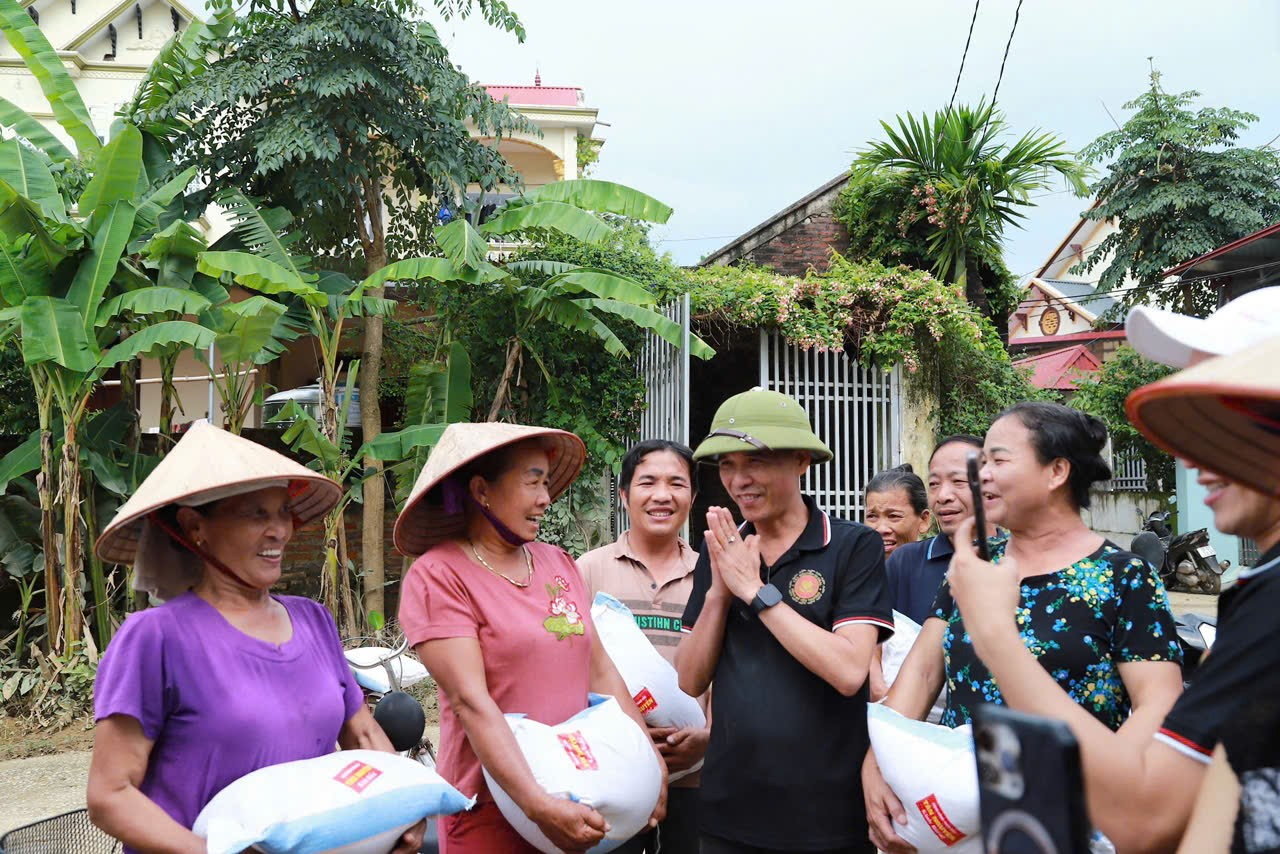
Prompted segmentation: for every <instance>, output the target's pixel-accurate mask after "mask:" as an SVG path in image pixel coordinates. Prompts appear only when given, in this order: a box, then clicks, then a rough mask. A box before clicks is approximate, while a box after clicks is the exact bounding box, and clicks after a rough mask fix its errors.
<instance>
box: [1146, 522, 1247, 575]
mask: <svg viewBox="0 0 1280 854" xmlns="http://www.w3.org/2000/svg"><path fill="white" fill-rule="evenodd" d="M1169 516H1170V514H1169V511H1168V510H1156V511H1155V512H1153V513H1151V514H1150V515H1149V516H1148V517H1147V518H1146V521H1145V522H1144V523H1143V526H1142V528H1143V532H1145V533H1150V534H1152V535H1154V536H1155V537H1156V538H1157V539H1159V541H1160V544H1161V546H1162V547H1163V555H1162V557H1161V560H1160V562H1159V563H1156V562H1154V561H1153V562H1152V565H1153V566H1154V567H1155V568H1156V569H1157V570H1159V572H1160V578H1161V580H1162V581H1164V586H1165V587H1166V588H1167V589H1169V590H1183V591H1186V592H1188V593H1215V594H1216V593H1221V592H1222V574H1223V573H1224V572H1225V571H1226V570H1227V568H1228V567H1230V566H1231V562H1230V561H1225V560H1224V561H1219V560H1218V553H1217V552H1216V551H1215V550H1214V548H1213V545H1212V544H1211V543H1210V542H1209V531H1208V529H1207V528H1200V529H1199V530H1196V531H1188V532H1186V533H1183V534H1178V535H1177V536H1174V535H1173V532H1172V531H1171V530H1170V529H1169ZM1139 536H1141V534H1139Z"/></svg>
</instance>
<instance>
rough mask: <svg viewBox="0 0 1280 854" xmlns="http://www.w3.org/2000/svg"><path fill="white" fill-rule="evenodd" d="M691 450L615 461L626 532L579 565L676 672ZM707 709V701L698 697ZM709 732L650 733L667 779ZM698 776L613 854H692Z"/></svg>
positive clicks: (687, 580) (675, 446) (689, 565)
mask: <svg viewBox="0 0 1280 854" xmlns="http://www.w3.org/2000/svg"><path fill="white" fill-rule="evenodd" d="M693 474H694V463H693V451H691V450H690V449H689V448H688V447H686V446H684V445H681V444H679V443H677V442H668V441H666V440H663V439H651V440H648V441H645V442H641V443H639V444H638V445H636V446H635V447H633V448H632V449H631V450H629V451H628V452H627V455H626V456H625V457H623V459H622V471H621V473H620V475H619V491H620V492H621V494H622V502H623V506H625V507H626V509H627V514H628V516H629V518H630V520H631V529H630V530H628V531H626V532H625V533H623V535H622V536H621V537H619V538H618V540H617V542H614V543H610V544H609V545H607V546H602V547H600V548H598V549H595V550H594V551H590V552H587V553H586V554H584V555H583V556H582V557H580V558H578V567H579V568H580V569H581V570H582V575H583V578H584V579H586V582H587V586H588V587H589V588H590V589H591V595H592V596H595V594H596V593H599V592H602V591H603V592H605V593H608V594H609V595H610V596H613V597H614V598H615V599H618V600H619V601H621V602H622V604H624V605H626V606H627V607H628V608H630V609H631V613H632V614H634V615H635V618H636V624H637V625H639V627H640V630H641V631H643V632H644V634H645V637H647V638H648V639H649V641H650V642H651V643H652V644H653V645H654V647H655V648H656V649H657V650H658V652H659V653H661V654H662V657H663V658H665V659H666V660H667V661H668V662H670V663H671V665H672V666H673V667H674V666H675V658H676V647H677V646H678V645H679V644H680V637H681V632H680V616H681V615H682V614H683V613H684V610H685V604H686V603H687V602H688V600H689V594H690V592H691V591H692V590H693V567H694V565H695V564H696V563H697V562H698V553H697V552H696V551H694V550H693V549H692V548H690V547H689V544H688V543H686V542H685V541H684V540H683V539H682V538H681V537H680V531H681V530H682V529H683V528H684V523H685V521H686V520H687V519H688V518H689V510H690V509H691V508H692V506H693V495H694V484H693V480H694V478H693ZM701 699H702V702H703V708H704V709H705V708H706V698H705V697H703V698H701ZM710 732H711V730H710V728H709V727H708V728H705V729H692V728H690V729H682V730H675V729H657V728H651V729H650V730H649V733H650V735H652V736H653V740H654V741H655V742H656V743H657V745H658V749H659V751H660V752H661V753H662V754H663V756H664V757H665V758H666V760H667V770H668V771H669V772H670V773H672V774H674V773H676V772H678V771H682V770H684V769H686V768H690V767H692V766H693V765H696V764H697V763H698V762H700V761H701V760H702V757H703V754H705V753H706V751H707V740H708V738H709V737H710ZM697 800H698V774H697V773H696V772H695V773H693V774H690V775H689V776H687V777H684V778H682V779H680V780H677V781H676V782H674V783H672V784H671V787H670V789H669V791H668V795H667V817H666V819H665V820H664V821H663V822H662V824H661V825H660V826H659V828H658V835H657V837H656V838H655V836H654V834H653V832H647V833H642V834H640V835H639V836H637V837H636V838H634V839H632V840H631V841H630V842H627V843H626V844H625V845H623V846H621V847H620V848H617V849H615V851H617V852H624V854H639V852H642V851H648V852H650V854H652V852H654V851H656V850H657V840H658V839H660V840H661V845H662V851H663V854H686V852H696V851H697V850H698V823H697Z"/></svg>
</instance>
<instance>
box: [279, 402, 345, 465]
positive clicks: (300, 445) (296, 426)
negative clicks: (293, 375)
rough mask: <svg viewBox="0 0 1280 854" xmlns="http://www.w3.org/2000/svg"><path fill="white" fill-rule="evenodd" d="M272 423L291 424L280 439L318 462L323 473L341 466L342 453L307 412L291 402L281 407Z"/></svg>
mask: <svg viewBox="0 0 1280 854" xmlns="http://www.w3.org/2000/svg"><path fill="white" fill-rule="evenodd" d="M271 421H272V422H292V423H290V424H289V427H288V428H287V429H286V430H285V431H284V434H283V435H282V436H281V437H280V438H281V439H283V440H284V442H285V443H286V444H287V445H288V446H289V447H290V448H293V449H294V450H295V451H304V452H306V453H307V454H309V455H310V456H312V457H314V458H315V459H316V460H318V461H319V463H320V465H321V467H322V469H323V470H325V471H333V470H335V469H337V468H339V467H340V466H341V465H342V452H341V451H340V450H339V449H338V446H337V445H335V444H334V443H333V442H331V441H329V439H328V438H326V437H325V435H324V431H323V430H321V429H320V425H319V424H317V423H316V420H315V419H314V418H312V417H311V413H310V412H307V411H306V410H305V409H303V408H302V407H301V406H299V405H298V402H297V401H296V400H291V401H289V402H288V403H286V404H285V405H284V406H283V407H281V409H280V412H279V413H277V414H276V415H275V417H273V418H272V419H271Z"/></svg>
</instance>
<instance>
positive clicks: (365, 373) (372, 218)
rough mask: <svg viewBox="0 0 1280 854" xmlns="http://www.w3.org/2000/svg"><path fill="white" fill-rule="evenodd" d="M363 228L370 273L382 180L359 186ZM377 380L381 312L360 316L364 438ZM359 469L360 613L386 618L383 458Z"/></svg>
mask: <svg viewBox="0 0 1280 854" xmlns="http://www.w3.org/2000/svg"><path fill="white" fill-rule="evenodd" d="M363 207H364V210H365V228H364V229H362V231H361V239H362V242H363V243H364V253H365V274H366V275H371V274H373V273H375V272H377V271H378V270H381V269H382V268H383V267H385V266H386V264H387V245H386V224H385V223H384V221H383V211H384V208H383V201H382V187H381V182H378V183H374V182H369V183H368V184H366V186H365V188H364V205H363ZM385 293H386V288H385V287H383V286H382V285H379V286H378V287H376V288H371V289H370V290H369V291H367V295H368V296H371V297H376V298H378V299H381V298H382V297H383V295H384V294H385ZM381 381H382V316H381V315H376V316H375V315H370V316H366V317H365V319H364V349H363V351H362V352H361V355H360V427H361V429H362V430H363V432H364V441H366V442H369V441H372V440H373V439H376V438H377V437H378V435H379V434H380V433H381V432H382V408H381V389H380V388H379V384H380V383H381ZM363 465H364V471H365V472H366V473H368V472H369V470H370V469H372V470H373V472H374V475H373V476H372V477H368V478H366V479H365V480H364V484H363V487H362V488H363V490H364V504H363V505H362V511H361V524H360V543H361V558H362V561H363V566H362V567H361V577H362V578H363V579H364V589H363V591H362V592H363V594H364V597H363V598H364V604H363V607H362V609H361V616H362V617H363V616H365V615H367V614H369V613H370V612H372V611H377V612H378V613H379V614H380V615H383V616H384V617H385V612H386V598H385V596H384V591H385V589H386V581H387V576H386V567H385V566H383V529H384V521H385V513H386V487H385V486H384V485H383V481H382V461H381V460H375V459H374V458H373V457H365V458H364V461H363Z"/></svg>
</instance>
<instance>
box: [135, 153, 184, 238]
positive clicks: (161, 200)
mask: <svg viewBox="0 0 1280 854" xmlns="http://www.w3.org/2000/svg"><path fill="white" fill-rule="evenodd" d="M195 176H196V168H195V167H194V166H192V167H191V168H189V169H187V170H185V171H183V172H181V173H179V174H178V175H177V176H176V177H174V178H172V179H170V180H169V181H167V182H165V183H164V184H163V185H162V186H160V187H158V188H157V189H156V190H155V191H153V192H152V193H151V194H150V195H149V196H147V197H146V198H145V199H143V200H142V204H141V205H139V206H138V222H140V223H142V224H143V225H145V226H146V227H147V228H154V227H155V225H156V223H157V222H158V221H159V219H160V214H161V213H162V212H163V211H164V209H165V208H166V207H168V205H169V203H170V202H172V201H173V200H174V199H176V198H177V197H178V196H179V195H181V193H182V191H183V190H185V189H186V188H187V185H188V184H190V183H191V181H192V179H193V178H195Z"/></svg>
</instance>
